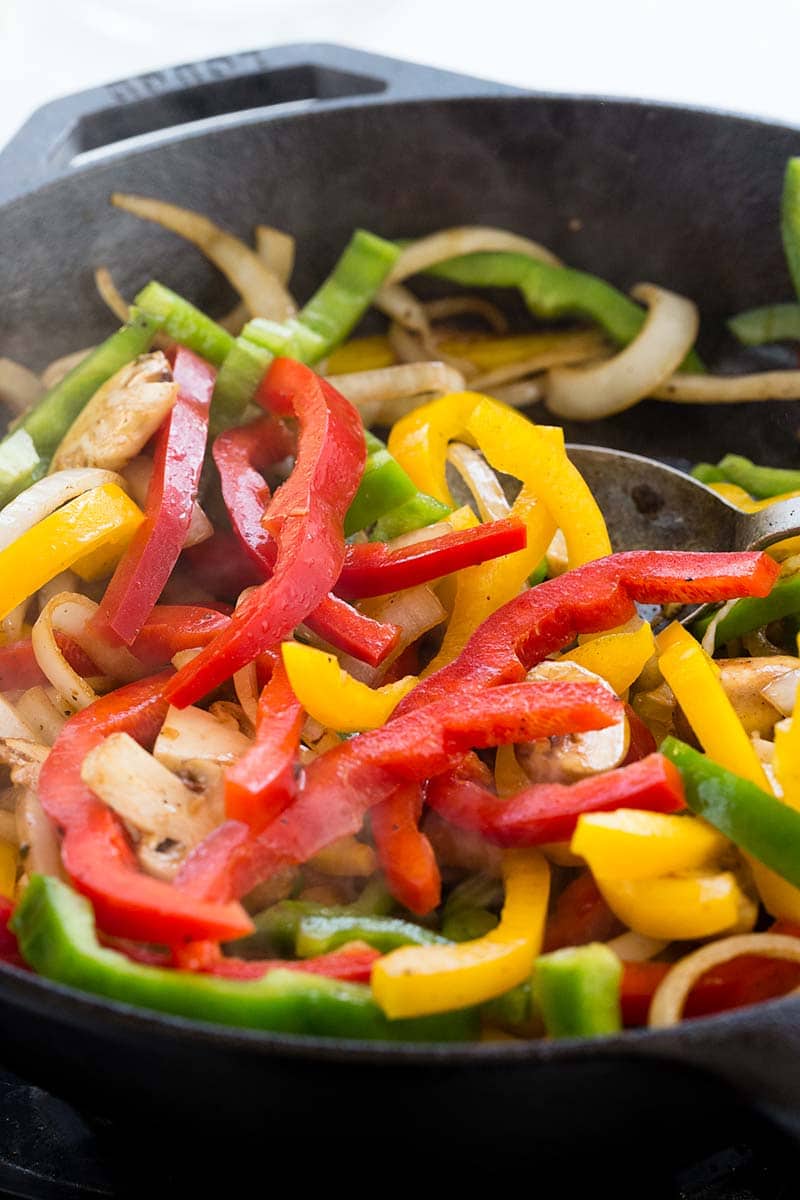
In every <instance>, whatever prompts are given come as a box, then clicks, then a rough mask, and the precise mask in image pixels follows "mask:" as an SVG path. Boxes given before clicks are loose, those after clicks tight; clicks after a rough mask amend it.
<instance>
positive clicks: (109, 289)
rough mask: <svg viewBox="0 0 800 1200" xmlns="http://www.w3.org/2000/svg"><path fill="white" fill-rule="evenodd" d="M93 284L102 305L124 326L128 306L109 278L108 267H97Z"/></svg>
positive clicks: (128, 309)
mask: <svg viewBox="0 0 800 1200" xmlns="http://www.w3.org/2000/svg"><path fill="white" fill-rule="evenodd" d="M94 283H95V287H96V288H97V290H98V292H99V293H100V299H101V300H102V301H103V303H104V304H107V305H108V307H109V308H110V309H111V311H112V312H113V313H114V315H115V316H116V317H119V319H120V321H122V323H123V324H124V323H125V322H126V321H127V319H128V313H129V311H130V305H129V304H128V301H127V300H126V299H125V297H124V296H123V295H122V293H121V292H120V291H119V290H118V289H117V285H116V284H115V283H114V280H113V279H112V278H111V272H110V271H109V269H108V267H98V268H97V270H96V271H95V273H94Z"/></svg>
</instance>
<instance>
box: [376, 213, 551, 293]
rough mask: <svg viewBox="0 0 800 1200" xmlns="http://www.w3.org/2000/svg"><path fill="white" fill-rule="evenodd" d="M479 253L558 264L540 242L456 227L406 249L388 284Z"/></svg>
mask: <svg viewBox="0 0 800 1200" xmlns="http://www.w3.org/2000/svg"><path fill="white" fill-rule="evenodd" d="M478 253H481V254H508V255H512V254H513V255H517V256H522V255H524V256H525V259H526V261H527V260H529V259H538V260H540V261H541V262H546V263H552V264H553V265H555V266H558V264H559V260H558V258H556V256H555V254H553V253H552V251H550V250H548V249H547V247H546V246H542V245H540V244H539V242H534V241H531V239H530V238H526V237H520V236H519V234H516V233H509V232H508V231H507V230H505V229H494V228H492V227H491V226H485V225H457V226H454V227H453V228H452V229H443V230H441V231H440V232H439V233H434V234H431V235H430V237H426V238H419V239H418V240H417V241H415V242H409V243H408V244H407V245H405V246H404V248H403V252H402V254H401V255H400V257H399V258H398V260H397V262H396V263H395V264H394V267H393V268H392V270H391V273H390V275H389V282H390V283H397V282H399V281H400V280H401V279H408V277H409V276H410V275H417V274H419V272H420V271H425V270H428V269H429V268H430V267H434V266H436V264H437V263H441V262H442V260H444V261H445V262H448V261H449V260H451V259H453V258H456V257H460V256H462V255H467V254H468V255H474V254H478Z"/></svg>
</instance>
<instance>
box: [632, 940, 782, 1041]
mask: <svg viewBox="0 0 800 1200" xmlns="http://www.w3.org/2000/svg"><path fill="white" fill-rule="evenodd" d="M744 954H747V955H750V954H756V955H758V956H759V957H760V958H778V959H782V960H783V961H784V962H797V963H800V939H798V938H793V937H787V936H786V935H785V934H780V933H747V934H742V935H739V936H736V937H727V938H721V939H719V940H718V941H715V942H711V943H709V945H707V946H701V948H700V949H699V950H695V951H693V953H692V954H687V956H686V957H685V958H682V959H681V960H680V962H678V963H676V964H675V966H674V967H673V968H672V970H671V971H669V972H668V974H666V975H665V976H664V978H663V979H662V981H661V983H660V984H659V985H658V987H657V988H656V991H655V994H654V995H653V999H652V1001H651V1003H650V1014H649V1016H648V1020H647V1023H648V1025H650V1026H651V1027H652V1028H654V1029H665V1028H667V1027H668V1026H670V1025H677V1024H678V1022H679V1021H680V1019H681V1017H682V1015H683V1008H684V1005H685V1004H686V1001H687V999H688V997H689V994H690V992H691V991H692V988H693V987H694V986H695V984H696V983H697V982H698V980H700V979H701V978H702V976H703V975H705V973H706V972H707V971H710V970H711V969H712V967H718V966H720V964H721V963H726V962H730V961H731V960H732V959H735V958H741V956H742V955H744Z"/></svg>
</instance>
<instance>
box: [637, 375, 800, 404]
mask: <svg viewBox="0 0 800 1200" xmlns="http://www.w3.org/2000/svg"><path fill="white" fill-rule="evenodd" d="M652 395H653V397H654V398H655V399H656V400H669V401H671V402H672V403H673V404H744V403H747V402H748V401H751V400H800V371H760V372H759V373H758V374H756V375H695V374H692V375H688V374H687V375H681V374H678V375H673V376H672V377H671V378H670V379H668V380H667V381H666V383H662V384H661V385H660V386H659V387H657V388H654V389H653V392H652Z"/></svg>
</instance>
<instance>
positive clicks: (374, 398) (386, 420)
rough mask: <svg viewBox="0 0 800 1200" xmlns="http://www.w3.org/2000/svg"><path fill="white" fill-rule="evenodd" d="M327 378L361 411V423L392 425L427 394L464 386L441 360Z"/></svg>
mask: <svg viewBox="0 0 800 1200" xmlns="http://www.w3.org/2000/svg"><path fill="white" fill-rule="evenodd" d="M329 379H330V382H331V383H332V384H333V385H334V386H335V388H336V390H337V391H338V392H341V393H342V395H343V396H345V397H346V398H347V399H348V400H349V401H350V403H351V404H354V405H355V406H356V408H357V409H358V411H359V412H360V413H361V418H362V420H363V422H364V424H365V425H367V426H369V425H393V424H394V422H395V421H398V420H399V419H400V417H402V416H405V414H406V413H407V412H411V410H412V409H414V408H417V407H418V406H419V405H420V404H422V403H423V397H425V400H427V399H430V397H431V395H432V394H433V395H441V396H444V395H446V394H447V393H448V392H461V391H463V390H464V386H465V381H464V377H463V375H461V374H459V372H458V371H456V370H454V368H453V367H449V366H447V365H446V364H445V363H442V362H417V363H404V364H402V365H401V366H397V367H380V368H378V369H377V370H375V371H354V372H353V373H352V374H351V375H331V376H329Z"/></svg>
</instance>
